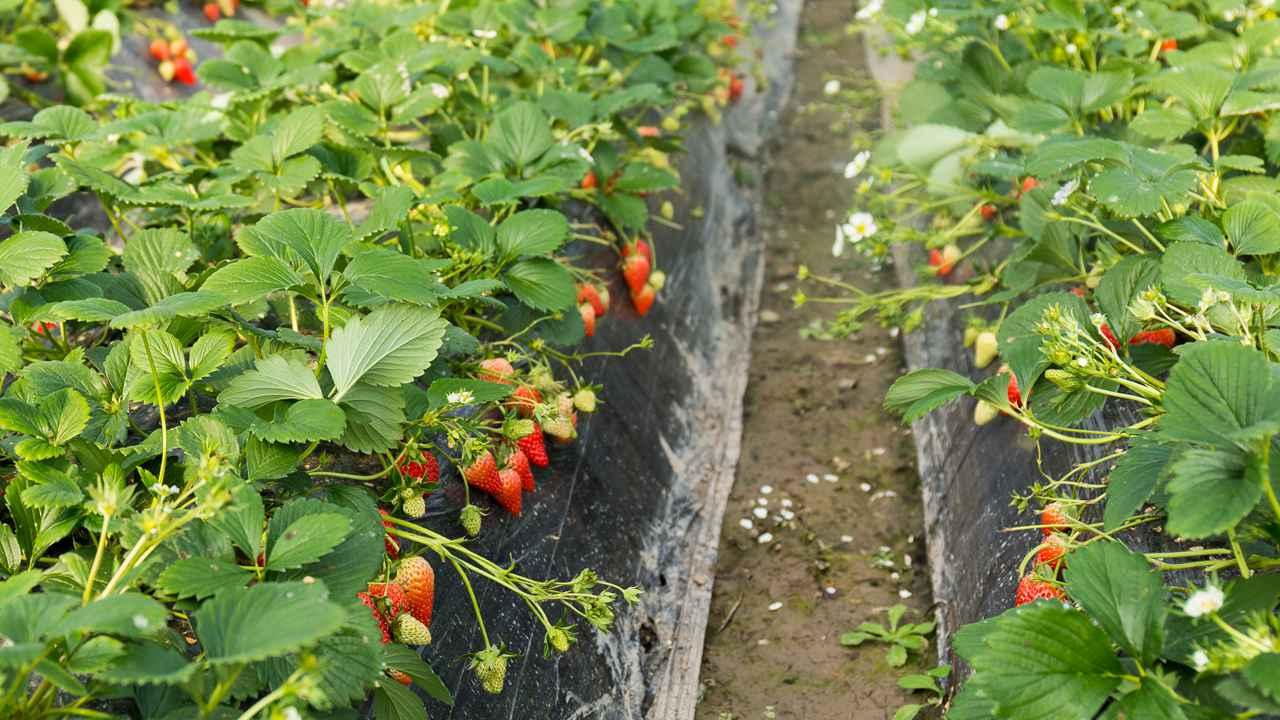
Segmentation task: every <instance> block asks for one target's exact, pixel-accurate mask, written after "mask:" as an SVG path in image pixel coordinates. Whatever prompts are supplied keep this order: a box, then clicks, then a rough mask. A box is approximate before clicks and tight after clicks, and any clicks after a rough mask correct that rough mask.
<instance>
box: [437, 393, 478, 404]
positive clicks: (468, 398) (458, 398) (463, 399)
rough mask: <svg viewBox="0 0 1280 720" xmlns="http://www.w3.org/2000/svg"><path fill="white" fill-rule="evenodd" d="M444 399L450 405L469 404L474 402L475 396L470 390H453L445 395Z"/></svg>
mask: <svg viewBox="0 0 1280 720" xmlns="http://www.w3.org/2000/svg"><path fill="white" fill-rule="evenodd" d="M444 399H445V402H447V403H449V404H450V405H470V404H471V403H473V402H475V399H476V396H475V395H472V394H471V391H470V390H454V391H453V392H451V393H449V394H448V395H445V396H444Z"/></svg>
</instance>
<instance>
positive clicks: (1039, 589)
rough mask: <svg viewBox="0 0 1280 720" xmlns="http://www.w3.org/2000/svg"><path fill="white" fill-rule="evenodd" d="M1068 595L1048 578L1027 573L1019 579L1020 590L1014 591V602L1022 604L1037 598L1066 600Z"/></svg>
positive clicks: (1018, 604)
mask: <svg viewBox="0 0 1280 720" xmlns="http://www.w3.org/2000/svg"><path fill="white" fill-rule="evenodd" d="M1066 597H1067V594H1066V593H1064V592H1062V588H1059V587H1058V586H1057V585H1054V584H1053V583H1051V582H1049V581H1048V580H1041V579H1040V578H1037V577H1035V576H1033V575H1027V576H1026V577H1024V578H1022V579H1021V580H1019V581H1018V590H1017V592H1015V593H1014V596H1013V604H1014V605H1017V606H1022V605H1026V604H1027V603H1033V602H1035V601H1036V600H1065V599H1066Z"/></svg>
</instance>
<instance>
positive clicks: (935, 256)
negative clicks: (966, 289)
mask: <svg viewBox="0 0 1280 720" xmlns="http://www.w3.org/2000/svg"><path fill="white" fill-rule="evenodd" d="M929 265H931V266H932V267H935V268H936V267H942V251H941V250H939V249H938V248H933V249H932V250H930V251H929Z"/></svg>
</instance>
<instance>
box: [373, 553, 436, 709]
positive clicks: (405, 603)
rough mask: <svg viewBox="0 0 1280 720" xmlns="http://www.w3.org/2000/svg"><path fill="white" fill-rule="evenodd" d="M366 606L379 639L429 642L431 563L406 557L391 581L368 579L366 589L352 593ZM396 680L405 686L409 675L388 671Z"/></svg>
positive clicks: (432, 597)
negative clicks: (378, 632)
mask: <svg viewBox="0 0 1280 720" xmlns="http://www.w3.org/2000/svg"><path fill="white" fill-rule="evenodd" d="M356 598H357V599H359V600H360V603H361V604H362V605H364V606H365V607H367V608H369V612H370V614H371V615H372V616H373V619H374V622H376V623H377V624H378V629H379V630H380V631H381V632H382V642H383V643H384V644H385V643H389V642H391V641H392V640H393V639H394V640H395V641H396V642H398V643H403V644H405V645H430V644H431V630H430V627H431V615H432V612H434V610H435V603H436V576H435V571H434V570H433V569H432V568H431V564H430V563H428V562H427V561H426V559H425V558H422V557H420V556H416V555H415V556H412V557H407V558H405V559H404V560H401V561H400V564H399V565H398V566H397V568H396V574H395V579H394V580H392V581H391V582H371V583H369V586H368V590H367V591H365V592H361V593H356ZM390 673H391V676H392V677H393V678H395V679H396V680H397V681H399V682H401V683H404V684H405V685H408V684H409V683H410V682H411V681H410V678H409V676H407V675H405V674H404V673H401V672H398V671H390Z"/></svg>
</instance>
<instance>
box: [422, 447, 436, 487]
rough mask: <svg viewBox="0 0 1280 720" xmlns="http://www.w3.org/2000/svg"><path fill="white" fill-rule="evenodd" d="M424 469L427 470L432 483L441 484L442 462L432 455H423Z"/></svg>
mask: <svg viewBox="0 0 1280 720" xmlns="http://www.w3.org/2000/svg"><path fill="white" fill-rule="evenodd" d="M422 467H423V468H424V469H425V470H426V476H427V479H428V480H430V481H431V482H433V483H434V482H440V461H439V460H436V456H435V455H432V454H431V453H423V455H422Z"/></svg>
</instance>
